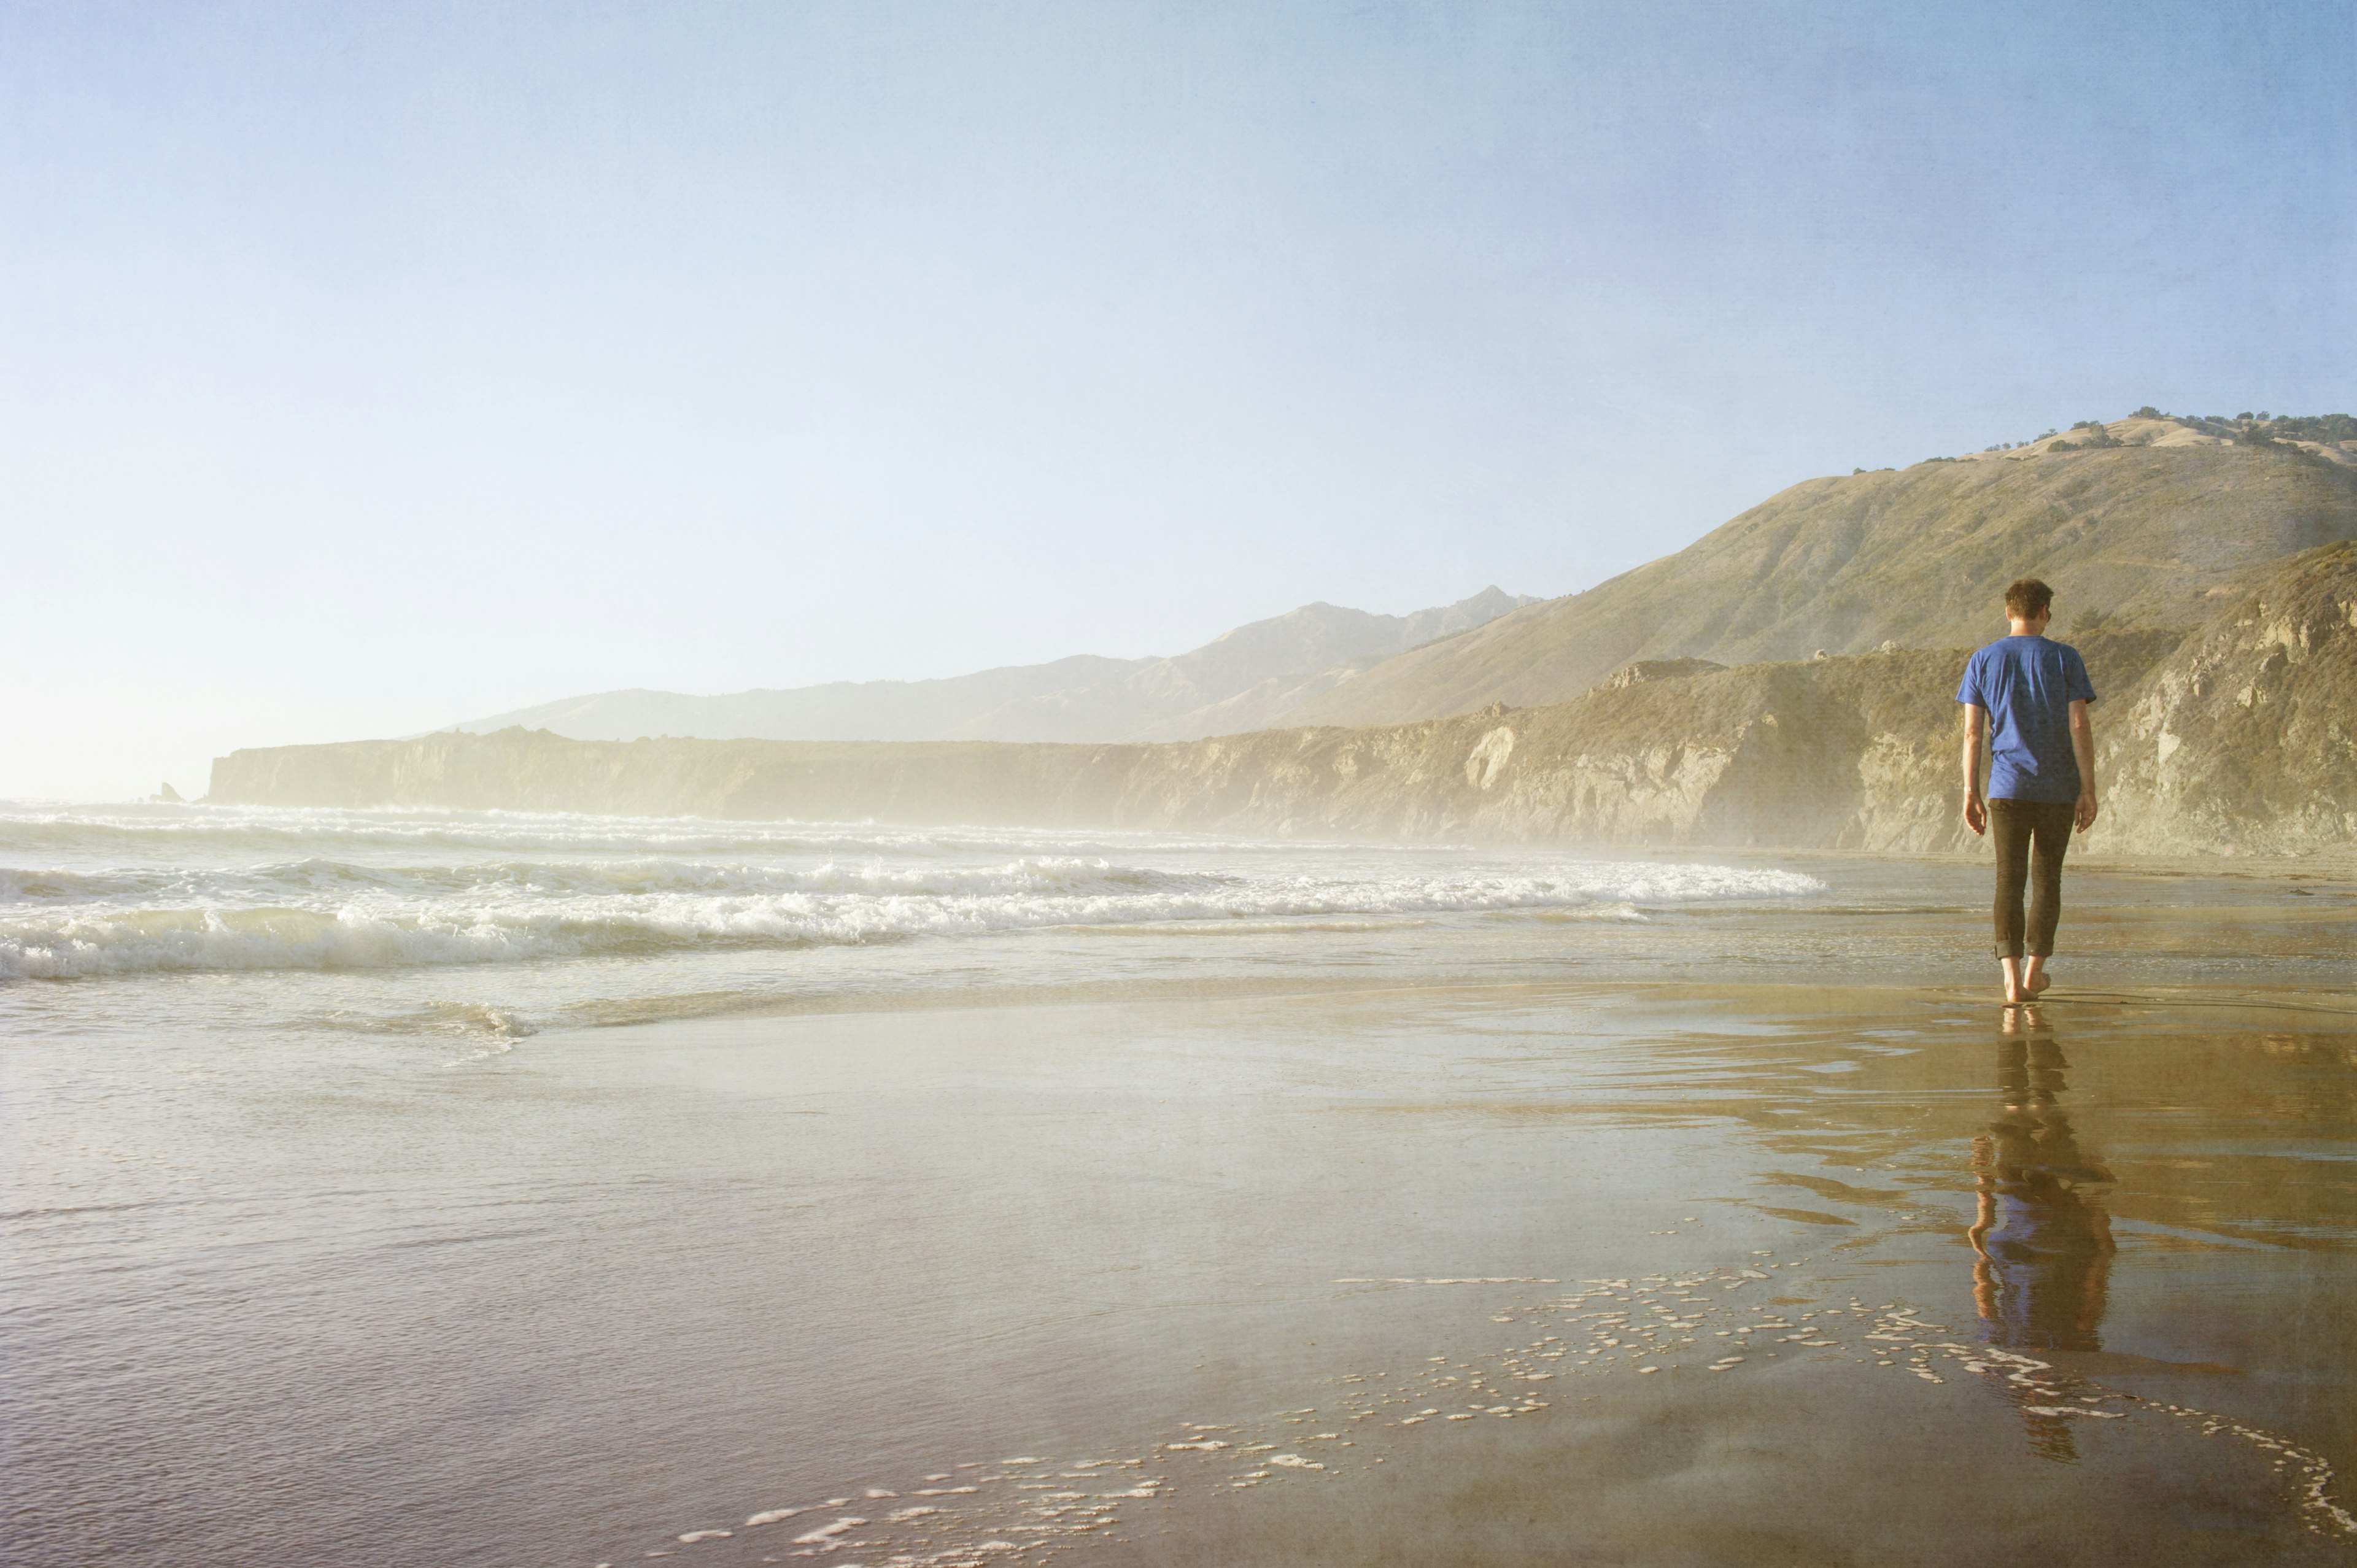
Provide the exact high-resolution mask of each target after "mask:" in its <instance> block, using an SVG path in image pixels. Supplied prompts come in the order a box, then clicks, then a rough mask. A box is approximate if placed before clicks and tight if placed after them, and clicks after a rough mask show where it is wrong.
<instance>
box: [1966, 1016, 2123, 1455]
mask: <svg viewBox="0 0 2357 1568" xmlns="http://www.w3.org/2000/svg"><path fill="white" fill-rule="evenodd" d="M2070 1066H2071V1064H2070V1061H2069V1059H2068V1058H2065V1057H2064V1056H2063V1054H2062V1047H2061V1043H2060V1042H2059V1041H2057V1040H2056V1039H2055V1037H2054V1035H2053V1031H2052V1030H2051V1029H2050V1027H2049V1026H2047V1023H2046V1020H2045V1017H2044V1016H2043V1015H2042V1013H2041V1012H2040V1009H2037V1008H2034V1007H2030V1008H2019V1009H2012V1008H2008V1009H2007V1013H2006V1019H2005V1037H2004V1038H2003V1039H2002V1040H2000V1041H1999V1042H1998V1045H1997V1067H1996V1077H1997V1104H1998V1112H1997V1114H1996V1118H1995V1119H1994V1120H1992V1121H1991V1122H1989V1123H1988V1128H1987V1131H1986V1132H1985V1133H1982V1134H1980V1135H1979V1136H1978V1137H1975V1139H1974V1140H1973V1165H1972V1168H1973V1177H1974V1185H1975V1188H1976V1189H1977V1195H1978V1204H1977V1212H1976V1213H1975V1216H1974V1219H1973V1225H1972V1229H1971V1230H1970V1231H1969V1232H1968V1234H1969V1236H1970V1237H1971V1240H1972V1244H1973V1305H1974V1306H1975V1308H1977V1309H1978V1310H1979V1313H1980V1317H1981V1326H1982V1335H1983V1337H1985V1338H1986V1340H1987V1341H1988V1342H1989V1343H1990V1344H1992V1345H1995V1346H1997V1347H2000V1348H2004V1349H2008V1350H2015V1351H2019V1352H2021V1353H2023V1354H2026V1355H2033V1356H2034V1355H2037V1354H2039V1353H2040V1352H2041V1351H2050V1350H2099V1349H2101V1348H2103V1340H2102V1338H2101V1330H2102V1327H2103V1322H2104V1301H2105V1297H2106V1294H2107V1293H2108V1291H2109V1289H2110V1284H2111V1273H2112V1255H2113V1253H2114V1252H2115V1251H2116V1249H2115V1246H2114V1245H2113V1242H2112V1220H2111V1216H2110V1214H2109V1213H2107V1212H2106V1211H2105V1209H2104V1202H2103V1189H2104V1187H2109V1186H2110V1185H2111V1182H2112V1179H2113V1178H2112V1173H2111V1172H2110V1171H2108V1170H2106V1169H2104V1166H2103V1165H2102V1163H2101V1162H2100V1161H2098V1160H2097V1159H2096V1158H2095V1157H2094V1156H2093V1155H2092V1154H2090V1153H2089V1152H2088V1151H2087V1150H2086V1149H2085V1148H2084V1147H2083V1146H2082V1145H2081V1144H2080V1142H2079V1134H2078V1131H2077V1129H2076V1128H2074V1127H2073V1126H2072V1122H2071V1115H2070V1112H2068V1111H2067V1110H2065V1109H2064V1107H2063V1104H2062V1096H2063V1094H2064V1092H2065V1091H2066V1090H2068V1089H2069V1087H2070V1085H2069V1083H2068V1081H2067V1080H2066V1079H2065V1076H2064V1075H2065V1074H2066V1073H2067V1072H2068V1071H2069V1069H2070ZM2024 1419H2025V1420H2026V1421H2028V1423H2029V1429H2030V1436H2031V1441H2032V1443H2033V1444H2034V1445H2035V1446H2036V1447H2037V1448H2038V1450H2039V1451H2040V1453H2042V1454H2045V1455H2047V1456H2048V1457H2050V1458H2055V1459H2062V1460H2069V1459H2072V1458H2074V1457H2076V1449H2075V1444H2074V1441H2073V1438H2072V1433H2071V1431H2070V1423H2067V1422H2062V1421H2057V1420H2054V1419H2052V1418H2050V1417H2040V1416H2035V1415H2031V1414H2029V1413H2028V1412H2025V1415H2024Z"/></svg>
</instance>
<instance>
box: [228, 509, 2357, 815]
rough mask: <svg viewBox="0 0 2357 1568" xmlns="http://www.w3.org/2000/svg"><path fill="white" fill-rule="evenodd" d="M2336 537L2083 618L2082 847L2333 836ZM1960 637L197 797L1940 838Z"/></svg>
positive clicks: (274, 766) (367, 768)
mask: <svg viewBox="0 0 2357 1568" xmlns="http://www.w3.org/2000/svg"><path fill="white" fill-rule="evenodd" d="M2352 617H2357V546H2350V545H2337V546H2329V547H2327V548H2325V549H2322V550H2318V551H2311V552H2309V553H2306V554H2304V555H2300V556H2296V557H2293V558H2292V559H2291V560H2289V561H2288V562H2287V563H2285V564H2283V565H2282V566H2280V567H2279V568H2278V569H2277V570H2276V573H2275V574H2274V575H2270V576H2268V577H2267V578H2266V579H2265V580H2264V581H2263V582H2262V583H2261V584H2260V585H2258V586H2257V587H2256V588H2255V589H2253V590H2252V591H2251V592H2249V593H2248V594H2247V595H2245V596H2243V597H2241V598H2239V599H2238V600H2236V601H2235V602H2234V603H2233V606H2232V607H2229V608H2227V609H2226V610H2224V611H2223V612H2222V613H2221V614H2219V615H2218V616H2217V617H2216V618H2213V619H2212V621H2211V622H2209V623H2208V624H2207V625H2205V626H2204V627H2202V628H2201V629H2200V630H2198V631H2197V632H2195V633H2194V634H2193V635H2192V636H2191V637H2190V638H2188V639H2181V642H2180V639H2179V638H2178V637H2177V636H2176V635H2175V634H2173V633H2168V632H2142V633H2131V634H2125V635H2115V636H2109V637H2088V638H2083V639H2080V643H2079V646H2080V647H2081V649H2082V650H2083V652H2084V653H2085V654H2086V655H2087V660H2088V665H2089V669H2090V671H2091V673H2092V674H2093V677H2094V680H2095V683H2096V687H2097V690H2098V691H2099V692H2101V693H2104V701H2103V702H2102V703H2099V704H2098V707H2097V714H2098V720H2097V735H2098V737H2099V740H2100V742H2101V749H2100V751H2099V762H2098V770H2099V772H2098V776H2099V778H2100V779H2104V781H2105V791H2106V793H2107V795H2108V800H2107V803H2106V807H2105V815H2104V822H2102V823H2100V824H2099V825H2098V827H2097V828H2096V830H2095V832H2094V834H2093V835H2092V836H2091V838H2090V839H2089V841H2088V843H2087V847H2088V848H2089V849H2090V850H2092V851H2095V852H2099V853H2101V852H2115V853H2130V854H2181V853H2187V852H2194V853H2201V852H2220V853H2270V854H2308V853H2314V852H2317V851H2319V850H2336V851H2337V850H2347V849H2349V848H2351V847H2352V846H2357V751H2352V731H2351V726H2352V720H2351V719H2350V716H2349V715H2350V714H2352V712H2357V703H2352V696H2357V622H2352ZM1964 657H1965V653H1964V650H1961V649H1958V650H1948V651H1944V652H1927V651H1921V650H1891V651H1888V652H1878V653H1867V654H1857V655H1852V656H1849V657H1845V658H1828V659H1815V660H1805V661H1802V662H1793V663H1770V664H1749V665H1744V666H1740V667H1738V668H1735V669H1716V668H1710V667H1706V666H1698V665H1695V664H1687V665H1684V666H1666V667H1663V666H1656V667H1652V668H1650V669H1646V670H1641V671H1634V672H1632V676H1631V678H1630V679H1626V680H1608V681H1606V682H1602V683H1601V684H1599V685H1598V686H1597V687H1596V688H1595V689H1594V690H1591V691H1589V692H1587V693H1585V694H1584V695H1582V696H1580V697H1578V698H1577V699H1575V700H1573V701H1571V702H1568V703H1559V704H1555V705H1554V706H1549V707H1544V708H1529V709H1507V708H1505V707H1503V706H1493V707H1491V708H1490V709H1487V710H1484V711H1482V712H1480V713H1474V714H1461V715H1458V716H1456V717H1453V718H1446V719H1434V720H1428V721H1426V722H1423V723H1419V724H1408V725H1383V726H1372V727H1362V728H1319V729H1297V730H1268V731H1262V732H1258V733H1254V734H1248V735H1241V736H1223V737H1220V738H1216V739H1211V740H1200V741H1192V742H1186V743H1180V744H1172V745H1127V746H1056V745H1017V744H991V743H967V742H938V743H913V744H891V743H859V742H842V743H801V742H789V741H694V740H662V741H638V742H628V743H624V742H595V741H573V740H566V739H563V738H561V737H559V736H553V735H549V734H546V733H545V732H528V731H524V730H521V729H511V730H505V731H501V732H500V733H498V734H495V735H489V736H473V735H456V734H443V735H436V736H427V737H425V738H424V739H420V740H414V741H375V742H363V743H357V744H353V745H348V746H289V747H281V748H276V749H273V750H264V751H241V752H238V753H235V754H234V755H232V756H231V757H224V758H222V759H221V760H220V761H219V762H217V763H216V764H215V765H214V774H213V789H212V796H211V798H212V799H213V800H225V801H253V802H260V803H270V804H279V805H341V806H368V805H437V806H454V807H476V808H493V807H502V808H510V809H534V810H556V811H601V812H620V813H626V814H628V813H653V814H692V815H703V816H713V817H735V818H774V817H797V818H806V819H807V818H819V819H826V818H834V819H843V818H853V819H869V818H872V819H875V820H879V821H885V822H998V823H1028V824H1031V825H1038V826H1058V825H1067V824H1071V825H1094V826H1105V827H1146V828H1156V827H1158V828H1177V829H1193V830H1200V831H1205V832H1256V833H1257V832H1294V833H1314V834H1343V835H1351V836H1366V837H1399V838H1412V839H1414V838H1465V839H1490V840H1526V841H1545V842H1559V843H1595V844H1620V845H1639V844H1653V845H1669V844H1690V845H1717V846H1728V847H1733V846H1746V845H1749V846H1760V847H1780V848H1794V849H1802V848H1817V849H1858V850H1905V851H1917V852H1921V851H1943V850H1953V849H1957V848H1961V847H1966V846H1968V845H1970V844H1971V843H1972V841H1971V839H1970V836H1969V835H1968V834H1966V833H1964V831H1963V829H1962V828H1961V827H1960V826H1959V825H1958V823H1957V821H1956V807H1957V792H1958V783H1957V767H1958V762H1957V757H1958V748H1959V738H1960V734H1961V731H1960V726H1959V720H1958V717H1957V711H1956V708H1955V704H1954V702H1953V694H1954V692H1955V685H1956V680H1957V676H1958V673H1959V671H1961V669H1962V667H1963V662H1964Z"/></svg>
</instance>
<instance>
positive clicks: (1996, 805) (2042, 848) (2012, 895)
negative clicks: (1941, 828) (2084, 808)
mask: <svg viewBox="0 0 2357 1568" xmlns="http://www.w3.org/2000/svg"><path fill="white" fill-rule="evenodd" d="M2077 811H2078V807H2077V805H2076V804H2075V803H2073V802H2072V801H2069V800H1991V801H1990V802H1989V803H1988V814H1989V837H1990V838H1991V839H1993V840H1994V841H1996V911H1995V913H1996V956H1997V957H1999V958H2019V957H2021V956H2022V948H2023V946H2024V943H2025V940H2026V941H2027V945H2028V947H2029V956H2030V957H2032V958H2051V957H2053V956H2054V925H2055V922H2056V921H2058V920H2060V919H2061V918H2062V852H2063V851H2064V850H2066V849H2069V848H2070V847H2071V821H2072V817H2073V816H2074V815H2075V814H2076V813H2077ZM2025 885H2026V886H2028V887H2029V918H2028V919H2027V920H2026V921H2025V920H2024V919H2023V918H2022V910H2021V893H2022V888H2023V886H2025ZM2025 927H2026V928H2027V929H2025Z"/></svg>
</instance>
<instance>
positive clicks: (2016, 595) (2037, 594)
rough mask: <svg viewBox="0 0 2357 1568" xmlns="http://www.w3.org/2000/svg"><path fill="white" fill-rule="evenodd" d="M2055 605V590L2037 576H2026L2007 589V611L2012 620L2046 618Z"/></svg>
mask: <svg viewBox="0 0 2357 1568" xmlns="http://www.w3.org/2000/svg"><path fill="white" fill-rule="evenodd" d="M2053 607H2054V590H2053V589H2051V588H2050V587H2048V586H2047V585H2045V584H2043V583H2041V582H2040V581H2039V580H2038V579H2037V578H2035V577H2024V578H2022V579H2021V580H2020V581H2019V582H2018V583H2016V584H2014V585H2013V586H2011V587H2010V588H2007V590H2006V591H2005V613H2006V616H2007V618H2008V619H2011V620H2024V621H2029V620H2044V619H2045V618H2047V616H2048V614H2049V613H2050V612H2051V610H2052V609H2053Z"/></svg>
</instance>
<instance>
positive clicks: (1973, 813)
mask: <svg viewBox="0 0 2357 1568" xmlns="http://www.w3.org/2000/svg"><path fill="white" fill-rule="evenodd" d="M2094 809H2095V807H2094V797H2093V796H2092V795H2083V796H2081V797H2080V798H2079V810H2080V811H2083V812H2085V813H2087V820H2088V821H2089V822H2093V821H2094V820H2095V818H2094V815H2093V812H2094ZM1964 826H1966V827H1968V828H1970V829H1972V830H1973V836H1974V837H1975V838H1978V837H1980V836H1981V835H1982V834H1984V833H1986V832H1988V806H1987V804H1986V802H1985V801H1983V800H1982V799H1981V792H1980V791H1979V790H1977V789H1967V790H1965V791H1964Z"/></svg>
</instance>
